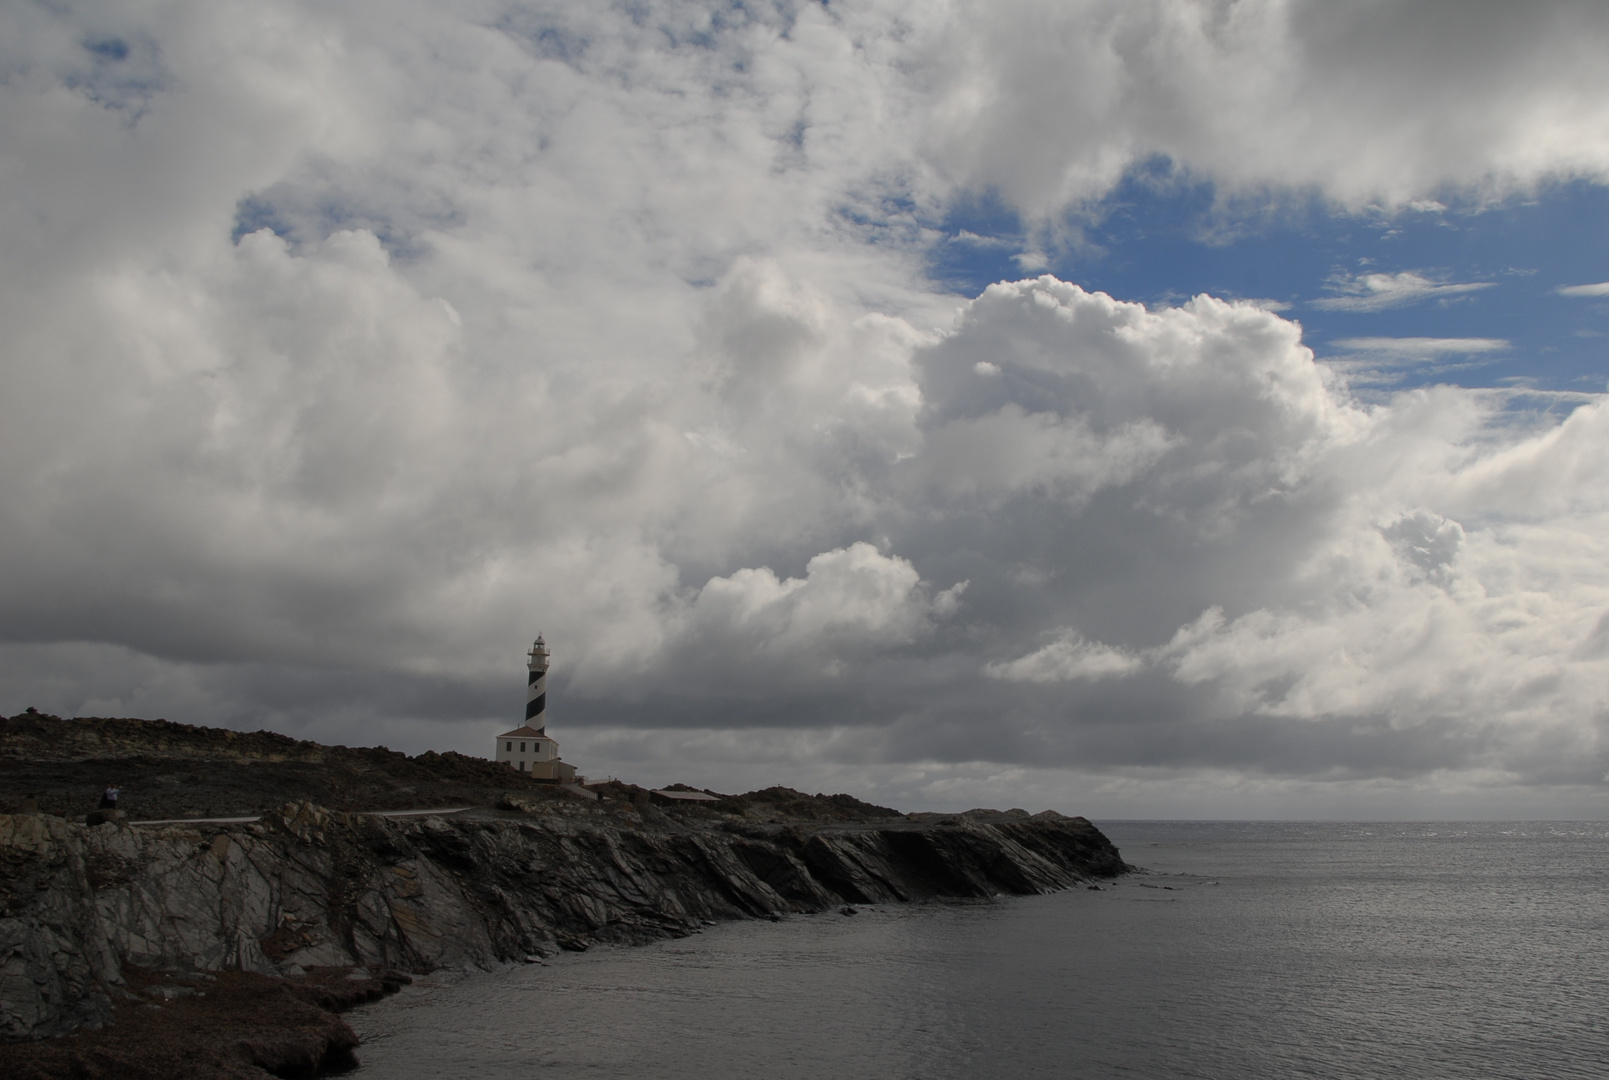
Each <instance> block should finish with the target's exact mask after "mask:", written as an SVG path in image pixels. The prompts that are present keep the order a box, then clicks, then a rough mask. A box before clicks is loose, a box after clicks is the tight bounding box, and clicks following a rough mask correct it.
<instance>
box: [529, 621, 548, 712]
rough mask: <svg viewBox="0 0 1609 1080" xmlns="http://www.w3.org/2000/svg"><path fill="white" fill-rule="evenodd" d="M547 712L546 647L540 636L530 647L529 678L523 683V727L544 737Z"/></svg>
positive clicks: (537, 636) (539, 635)
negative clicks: (533, 730) (531, 729)
mask: <svg viewBox="0 0 1609 1080" xmlns="http://www.w3.org/2000/svg"><path fill="white" fill-rule="evenodd" d="M547 710H548V647H547V646H546V645H544V644H543V643H542V635H541V634H538V635H536V644H535V645H532V646H531V677H530V678H529V679H527V680H526V683H525V726H526V727H528V728H535V729H536V731H537V734H539V735H546V734H547V731H546V728H547Z"/></svg>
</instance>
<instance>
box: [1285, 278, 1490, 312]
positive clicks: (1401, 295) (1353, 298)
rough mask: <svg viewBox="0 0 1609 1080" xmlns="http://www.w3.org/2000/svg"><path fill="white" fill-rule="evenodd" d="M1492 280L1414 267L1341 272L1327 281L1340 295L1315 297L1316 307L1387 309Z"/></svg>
mask: <svg viewBox="0 0 1609 1080" xmlns="http://www.w3.org/2000/svg"><path fill="white" fill-rule="evenodd" d="M1492 284H1493V283H1492V282H1490V281H1470V282H1439V281H1435V280H1433V279H1431V278H1427V277H1425V276H1424V275H1423V274H1420V273H1417V272H1416V271H1413V270H1404V271H1402V272H1401V273H1396V274H1359V275H1357V276H1356V277H1353V276H1349V275H1345V274H1341V275H1337V276H1335V277H1332V278H1331V279H1330V280H1329V282H1328V285H1329V287H1330V289H1331V290H1333V291H1335V292H1338V293H1340V294H1341V295H1340V296H1331V297H1327V298H1325V299H1322V300H1314V301H1312V305H1313V306H1314V307H1316V308H1323V309H1325V310H1326V311H1384V310H1385V309H1387V308H1394V307H1403V306H1405V305H1407V304H1417V303H1420V302H1422V301H1425V300H1433V299H1441V300H1445V299H1447V298H1448V297H1452V296H1459V295H1463V294H1465V293H1472V292H1479V291H1480V290H1482V289H1489V288H1491V287H1492Z"/></svg>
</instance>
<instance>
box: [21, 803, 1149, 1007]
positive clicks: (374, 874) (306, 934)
mask: <svg viewBox="0 0 1609 1080" xmlns="http://www.w3.org/2000/svg"><path fill="white" fill-rule="evenodd" d="M521 801H523V800H521ZM1125 869H1126V868H1125V866H1124V864H1123V862H1122V859H1121V857H1120V856H1119V854H1118V852H1117V849H1116V848H1114V847H1113V846H1112V845H1111V843H1110V842H1109V841H1108V840H1107V839H1106V837H1104V836H1103V835H1101V833H1100V832H1099V831H1098V830H1097V829H1095V827H1094V826H1092V825H1091V824H1090V823H1089V822H1087V821H1085V820H1084V819H1083V818H1066V817H1062V816H1061V815H1058V814H1054V813H1050V812H1047V813H1045V814H1040V815H1036V816H1034V817H1032V818H1030V817H1027V816H1026V815H1023V814H1022V813H1021V812H1020V811H1018V812H1015V814H1003V815H996V814H982V815H973V816H967V815H962V816H955V817H944V818H940V819H938V820H935V821H922V822H911V821H907V820H900V819H895V820H878V821H873V822H866V823H852V822H830V823H812V824H783V825H764V824H756V823H754V822H752V821H748V820H745V821H720V820H703V819H699V820H674V819H672V818H670V817H668V816H666V815H663V814H659V813H657V812H656V811H653V810H646V809H645V810H638V809H635V808H632V807H629V806H623V805H620V804H613V805H611V804H607V803H605V804H591V805H589V804H586V803H584V802H582V801H581V800H571V799H548V800H545V801H543V802H540V803H529V804H526V806H525V809H524V810H522V809H520V808H519V807H518V805H515V807H514V808H512V809H504V810H491V809H487V810H480V811H476V812H474V815H473V816H462V817H444V816H431V817H422V818H401V819H388V818H382V817H379V816H376V815H372V814H346V813H331V812H329V811H326V810H324V809H321V808H319V807H317V806H314V805H313V804H311V803H306V802H303V803H293V804H290V805H288V806H286V807H284V808H283V809H282V810H281V811H279V812H276V813H272V814H269V815H267V816H266V817H265V818H264V819H263V820H262V821H260V822H257V823H253V824H245V825H204V824H185V825H161V826H149V825H146V826H138V825H129V824H128V823H126V822H108V823H105V824H101V825H98V826H86V825H79V824H76V823H70V822H68V821H66V820H64V819H62V818H56V817H50V816H47V815H43V814H37V813H35V814H15V815H0V889H3V893H0V904H3V907H0V1037H5V1038H9V1039H28V1038H33V1039H37V1038H43V1037H47V1036H52V1035H58V1034H62V1033H64V1032H68V1031H71V1030H73V1029H75V1028H79V1027H84V1026H88V1027H94V1026H97V1025H99V1024H102V1023H104V1022H105V1021H106V1020H107V1018H108V1017H109V1016H110V1013H111V996H112V995H116V994H119V993H121V987H122V986H123V985H124V965H125V964H127V965H138V966H139V967H140V968H141V969H152V970H158V971H202V972H219V971H244V972H259V973H265V974H281V975H283V974H290V975H296V974H298V973H299V972H300V971H301V970H303V969H305V968H312V967H324V966H337V965H362V966H366V967H369V968H389V969H401V970H406V971H428V970H431V969H435V968H441V967H462V966H480V967H489V966H492V965H494V964H497V963H500V962H506V961H510V960H518V959H522V958H525V957H527V956H530V955H532V954H536V955H544V954H549V953H551V952H553V951H554V950H556V949H559V948H585V947H586V946H587V944H588V943H591V942H620V943H637V942H644V941H649V940H654V939H658V938H664V937H673V936H681V935H685V934H687V933H690V932H693V931H694V930H696V929H697V928H699V927H700V926H702V925H705V924H707V923H708V922H710V921H713V920H719V919H735V918H752V917H774V916H778V915H785V914H788V913H803V912H817V911H825V910H829V909H835V908H839V907H841V906H843V905H845V904H848V903H878V902H907V901H919V900H925V899H929V898H934V897H990V896H995V895H999V894H1028V893H1036V892H1047V891H1051V890H1056V889H1063V888H1066V887H1068V886H1071V885H1073V884H1075V883H1080V882H1084V881H1087V880H1088V879H1090V878H1092V877H1110V876H1113V875H1116V874H1119V873H1122V872H1123V871H1124V870H1125Z"/></svg>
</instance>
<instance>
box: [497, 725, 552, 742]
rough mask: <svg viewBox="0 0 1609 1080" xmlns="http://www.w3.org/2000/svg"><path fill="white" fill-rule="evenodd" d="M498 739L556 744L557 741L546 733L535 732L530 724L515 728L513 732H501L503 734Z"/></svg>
mask: <svg viewBox="0 0 1609 1080" xmlns="http://www.w3.org/2000/svg"><path fill="white" fill-rule="evenodd" d="M498 738H499V739H547V740H549V741H551V742H558V740H557V739H555V738H553V736H551V735H549V734H547V733H546V732H541V731H538V730H536V729H535V728H534V727H532V726H531V725H530V724H526V725H525V726H524V727H517V728H515V729H514V730H513V731H505V732H503V734H501V735H499V736H498Z"/></svg>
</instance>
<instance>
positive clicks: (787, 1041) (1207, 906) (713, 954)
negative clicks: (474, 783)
mask: <svg viewBox="0 0 1609 1080" xmlns="http://www.w3.org/2000/svg"><path fill="white" fill-rule="evenodd" d="M1101 828H1102V829H1103V830H1104V831H1105V832H1106V833H1107V834H1108V835H1109V836H1111V837H1112V839H1113V840H1114V841H1115V842H1116V843H1117V844H1118V845H1119V847H1121V848H1122V850H1123V853H1124V857H1125V858H1126V859H1127V860H1128V861H1130V862H1132V863H1137V864H1140V865H1142V866H1145V867H1147V868H1148V869H1149V871H1150V872H1149V873H1146V874H1142V875H1134V876H1131V877H1128V878H1125V879H1122V880H1121V881H1119V882H1117V883H1116V884H1115V885H1113V886H1111V887H1109V888H1106V889H1104V890H1103V891H1101V892H1091V891H1088V890H1082V889H1080V890H1076V891H1069V892H1065V893H1059V894H1056V895H1052V896H1042V897H1026V898H1014V899H1007V900H1002V901H999V902H996V903H982V904H928V905H916V906H906V907H901V906H872V907H861V908H860V909H859V910H860V914H858V915H855V916H853V917H847V916H842V915H838V914H836V913H834V914H823V915H815V916H797V917H794V918H792V919H789V920H787V921H785V922H782V923H780V924H772V923H764V922H754V923H734V924H726V925H722V926H718V927H715V928H711V929H709V930H706V931H705V932H704V933H702V934H699V935H696V936H694V937H691V938H688V939H685V940H681V941H672V942H664V943H661V944H658V945H651V946H646V947H642V948H599V949H594V950H592V951H591V952H588V953H586V954H564V955H561V956H559V957H555V958H552V959H550V960H549V961H548V963H547V965H546V966H543V967H537V966H522V967H518V968H514V969H510V970H506V971H501V972H496V973H492V974H487V975H476V976H471V977H469V978H466V979H463V980H461V981H458V982H455V983H452V984H450V985H439V986H435V987H429V986H426V987H421V988H410V989H408V990H405V991H403V993H402V994H400V995H398V996H397V997H396V998H392V999H389V1000H387V1001H385V1002H381V1003H378V1004H376V1005H372V1006H368V1007H366V1008H364V1009H362V1010H359V1011H358V1012H356V1013H354V1014H352V1015H351V1017H349V1019H351V1021H352V1023H353V1026H354V1027H355V1028H357V1029H358V1032H359V1034H360V1035H362V1036H363V1037H364V1042H365V1045H364V1047H363V1049H362V1050H361V1051H360V1057H361V1058H362V1059H363V1061H364V1067H363V1068H362V1069H361V1070H360V1071H359V1073H358V1074H357V1075H359V1076H374V1077H387V1078H396V1080H409V1078H425V1077H429V1078H438V1077H499V1078H500V1077H517V1076H527V1075H530V1074H533V1073H536V1074H551V1075H557V1074H559V1073H564V1074H566V1075H568V1074H575V1075H584V1076H590V1077H599V1078H615V1077H619V1078H626V1077H631V1078H642V1077H688V1078H703V1080H726V1078H733V1080H736V1078H751V1077H760V1076H764V1077H767V1078H792V1077H798V1078H806V1077H808V1078H825V1077H834V1078H857V1077H867V1078H871V1077H878V1078H884V1077H892V1078H907V1077H908V1078H931V1080H952V1078H953V1080H963V1078H965V1080H975V1078H991V1077H1000V1078H1007V1077H1033V1076H1072V1077H1131V1078H1132V1077H1224V1078H1230V1077H1270V1078H1272V1077H1290V1076H1333V1077H1415V1078H1421V1077H1471V1078H1474V1077H1480V1078H1495V1077H1593V1078H1595V1080H1596V1078H1601V1077H1603V1076H1609V1031H1606V1022H1605V1012H1606V1009H1609V934H1606V933H1605V931H1606V930H1609V826H1606V825H1604V824H1600V823H1589V824H1573V823H1563V824H1546V823H1542V824H1539V823H1523V824H1490V823H1480V824H1385V825H1357V824H1312V823H1300V824H1291V823H1238V822H1236V823H1222V822H1207V823H1200V822H1197V823H1189V822H1185V823H1171V822H1109V823H1101Z"/></svg>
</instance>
